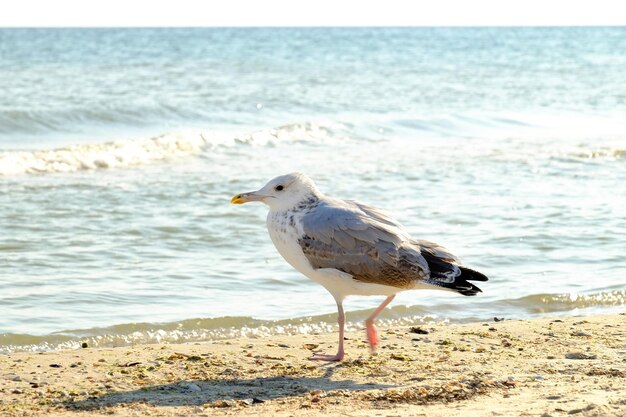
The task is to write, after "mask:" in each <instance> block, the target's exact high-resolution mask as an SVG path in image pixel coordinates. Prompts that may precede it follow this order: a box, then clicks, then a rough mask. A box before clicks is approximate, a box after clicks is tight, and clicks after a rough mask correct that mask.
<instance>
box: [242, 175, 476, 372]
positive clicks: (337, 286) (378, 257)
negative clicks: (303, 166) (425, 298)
mask: <svg viewBox="0 0 626 417" xmlns="http://www.w3.org/2000/svg"><path fill="white" fill-rule="evenodd" d="M253 201H260V202H262V203H265V204H266V205H267V206H269V213H268V215H267V229H268V231H269V235H270V237H271V239H272V242H273V243H274V245H275V246H276V249H277V250H278V252H279V253H280V254H281V255H282V257H283V258H285V260H286V261H287V262H288V263H289V264H290V265H291V266H293V267H294V268H295V269H296V270H297V271H299V272H300V273H302V274H304V275H305V276H306V277H308V278H309V279H311V280H313V281H315V282H317V283H318V284H321V285H322V286H323V287H324V288H326V290H328V292H330V294H331V295H332V296H333V298H334V299H335V302H336V303H337V312H338V314H337V316H338V318H337V322H338V324H339V349H338V351H337V354H335V355H323V354H314V355H313V357H311V358H310V359H312V360H323V361H342V360H343V359H344V356H345V352H344V344H343V341H344V327H345V321H346V318H345V313H344V310H343V301H344V299H345V298H346V297H347V296H349V295H360V296H372V295H378V296H386V297H387V298H385V301H383V302H382V304H380V306H378V308H376V310H374V312H373V313H372V314H371V315H370V316H369V317H368V318H367V320H365V326H366V336H367V341H368V343H369V346H370V349H371V351H372V352H374V351H375V349H376V347H377V346H378V334H377V332H376V328H375V327H374V320H375V319H376V317H377V316H378V315H379V314H380V312H381V311H382V310H384V308H385V307H387V305H388V304H389V303H391V301H392V300H393V299H394V297H395V296H396V294H397V293H399V292H401V291H407V290H417V289H438V290H446V291H454V292H457V293H460V294H462V295H467V296H471V295H476V294H477V293H479V292H482V291H481V290H480V288H478V287H477V286H475V285H474V284H472V283H470V282H469V281H487V277H486V276H485V275H483V274H481V273H480V272H477V271H475V270H473V269H470V268H467V267H465V266H463V265H462V263H461V261H460V260H459V258H457V257H456V256H454V255H453V254H451V253H450V252H449V251H448V250H447V249H445V248H444V247H442V246H440V245H438V244H436V243H433V242H429V241H426V240H416V239H414V238H412V237H411V236H410V235H409V233H408V232H407V231H406V229H405V228H404V227H403V226H402V225H401V224H400V223H399V222H398V221H397V220H395V219H394V218H393V217H392V216H391V215H390V214H389V213H388V212H386V211H384V210H381V209H378V208H375V207H372V206H369V205H367V204H363V203H360V202H357V201H352V200H340V199H336V198H332V197H328V196H326V195H324V194H322V192H321V191H320V190H319V189H318V188H317V187H316V185H315V183H314V182H313V181H312V180H311V179H310V178H308V177H307V176H306V175H304V174H302V173H299V172H295V173H291V174H287V175H282V176H279V177H276V178H274V179H272V180H270V181H269V182H268V183H267V184H265V186H263V187H262V188H261V189H259V190H257V191H252V192H247V193H242V194H237V195H235V196H234V197H233V198H232V199H231V203H233V204H243V203H248V202H253Z"/></svg>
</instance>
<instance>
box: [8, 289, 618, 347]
mask: <svg viewBox="0 0 626 417" xmlns="http://www.w3.org/2000/svg"><path fill="white" fill-rule="evenodd" d="M623 306H626V290H620V289H617V290H605V291H599V292H594V293H588V294H573V293H572V294H533V295H528V296H524V297H520V298H515V299H502V300H496V301H491V302H487V303H482V304H481V303H476V304H475V305H474V306H473V307H472V308H473V309H474V310H475V312H476V313H475V316H474V317H470V316H464V318H462V319H455V320H450V319H449V318H453V317H455V315H456V313H458V311H459V310H460V309H466V306H464V305H462V304H458V303H456V304H450V305H448V304H441V305H439V306H437V308H436V309H432V308H427V307H423V306H403V305H399V306H394V307H392V308H390V309H387V310H386V311H385V312H383V315H382V317H381V318H380V319H379V320H378V323H379V325H380V326H382V327H385V326H410V325H415V324H419V323H430V322H448V321H455V322H472V321H480V320H485V319H490V318H491V317H493V316H494V315H501V314H502V312H503V311H507V312H508V313H507V314H508V316H507V318H508V317H511V316H513V317H515V318H521V317H526V318H528V317H534V316H537V315H539V314H571V313H580V311H581V310H585V309H594V308H596V309H600V310H597V311H594V312H600V313H601V312H602V311H607V309H609V310H610V309H611V308H615V307H617V308H621V307H623ZM512 307H513V308H512ZM587 311H589V310H587ZM370 313H371V310H359V311H351V312H349V313H348V317H347V319H348V321H347V324H346V325H347V328H348V329H349V330H352V331H354V330H359V329H361V328H362V323H363V320H365V318H367V317H368V316H369V314H370ZM336 330H337V325H336V315H335V314H324V315H319V316H314V317H300V318H295V319H286V320H259V319H254V318H252V317H217V318H199V319H190V320H183V321H179V322H172V323H128V324H120V325H116V326H111V327H105V328H93V329H79V330H66V331H62V332H56V333H52V334H49V335H43V336H37V335H28V334H12V333H5V334H0V354H6V353H12V352H17V351H28V352H44V351H51V350H62V349H78V348H80V347H81V346H82V345H83V343H86V344H87V346H89V347H112V346H127V345H132V344H138V343H144V344H151V343H187V342H200V341H214V340H223V339H232V338H259V337H267V336H272V335H278V334H290V335H291V334H315V333H327V332H333V331H336Z"/></svg>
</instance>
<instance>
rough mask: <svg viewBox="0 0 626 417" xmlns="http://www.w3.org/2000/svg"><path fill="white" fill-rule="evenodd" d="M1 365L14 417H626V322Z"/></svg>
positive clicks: (557, 323)
mask: <svg viewBox="0 0 626 417" xmlns="http://www.w3.org/2000/svg"><path fill="white" fill-rule="evenodd" d="M380 335H381V348H380V349H379V350H378V353H377V354H376V355H373V356H372V355H370V354H369V351H368V349H367V345H366V344H365V343H364V342H363V341H362V339H363V336H364V334H363V332H359V333H349V334H347V336H346V338H347V342H346V343H347V345H346V347H347V352H348V355H349V358H348V360H346V361H344V362H343V363H331V364H327V363H319V362H312V361H309V360H308V359H307V358H308V357H309V356H310V355H311V351H312V350H313V351H322V352H328V353H334V351H335V349H336V345H337V343H336V339H335V338H336V334H323V335H318V336H316V335H306V336H282V337H271V338H262V339H236V340H227V341H220V342H216V343H202V344H182V345H171V344H169V345H140V346H133V347H118V348H106V349H105V348H102V349H89V348H87V349H80V350H75V351H64V352H51V353H43V354H28V353H16V354H11V355H6V356H0V381H1V384H0V415H1V416H3V417H4V416H76V417H78V416H87V415H89V416H91V415H113V416H143V415H149V416H188V415H237V416H240V415H244V416H245V415H255V416H257V415H258V416H314V415H322V414H323V415H337V416H429V417H434V416H464V417H467V416H483V415H486V416H569V415H575V416H620V417H623V416H626V316H625V313H622V314H616V315H607V316H592V317H568V318H555V317H550V318H543V319H537V320H529V321H509V320H505V321H500V322H494V321H492V322H488V323H476V324H468V325H422V326H421V327H418V326H416V327H415V328H410V327H397V328H385V329H380Z"/></svg>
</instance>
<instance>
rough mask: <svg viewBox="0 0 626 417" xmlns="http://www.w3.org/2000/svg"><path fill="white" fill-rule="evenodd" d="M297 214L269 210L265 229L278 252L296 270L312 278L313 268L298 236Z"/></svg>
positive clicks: (299, 233)
mask: <svg viewBox="0 0 626 417" xmlns="http://www.w3.org/2000/svg"><path fill="white" fill-rule="evenodd" d="M296 216H297V214H293V213H289V212H284V211H278V212H273V211H270V212H269V213H268V215H267V230H268V231H269V233H270V238H271V239H272V242H274V246H276V249H278V253H280V254H281V256H282V257H283V258H285V260H286V261H287V262H288V263H289V265H291V266H293V267H294V268H295V269H296V270H298V271H299V272H301V273H302V274H304V275H306V276H307V277H309V278H311V279H313V278H312V275H314V273H315V270H314V269H313V268H312V267H311V264H310V263H309V260H308V259H307V258H306V256H304V253H303V252H302V249H301V248H300V244H299V243H298V238H299V236H300V235H301V234H302V233H301V232H299V230H298V227H297V222H298V219H297V218H296Z"/></svg>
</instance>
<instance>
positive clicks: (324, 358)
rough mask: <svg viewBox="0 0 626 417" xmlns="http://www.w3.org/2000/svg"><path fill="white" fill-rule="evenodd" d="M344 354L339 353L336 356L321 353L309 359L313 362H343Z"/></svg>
mask: <svg viewBox="0 0 626 417" xmlns="http://www.w3.org/2000/svg"><path fill="white" fill-rule="evenodd" d="M343 357H344V354H343V352H337V354H336V355H323V354H321V353H315V354H314V355H313V356H311V357H310V358H309V360H312V361H326V362H341V361H342V360H343Z"/></svg>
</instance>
